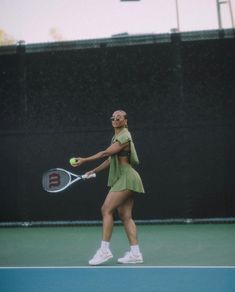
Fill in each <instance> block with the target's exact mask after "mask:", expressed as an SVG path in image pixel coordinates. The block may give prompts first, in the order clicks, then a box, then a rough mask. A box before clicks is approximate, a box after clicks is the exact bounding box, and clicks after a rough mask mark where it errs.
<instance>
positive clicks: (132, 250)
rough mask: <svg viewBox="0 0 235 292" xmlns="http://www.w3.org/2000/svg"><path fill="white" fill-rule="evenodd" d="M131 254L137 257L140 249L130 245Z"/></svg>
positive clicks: (137, 246)
mask: <svg viewBox="0 0 235 292" xmlns="http://www.w3.org/2000/svg"><path fill="white" fill-rule="evenodd" d="M131 252H132V253H133V255H138V254H140V248H139V245H138V244H136V245H131Z"/></svg>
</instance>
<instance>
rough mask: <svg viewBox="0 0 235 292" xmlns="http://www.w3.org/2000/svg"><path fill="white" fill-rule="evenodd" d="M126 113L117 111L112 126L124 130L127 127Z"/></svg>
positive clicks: (113, 116)
mask: <svg viewBox="0 0 235 292" xmlns="http://www.w3.org/2000/svg"><path fill="white" fill-rule="evenodd" d="M125 115H126V113H125V112H122V111H116V112H114V113H113V115H112V117H111V121H112V126H113V127H114V128H123V127H125V126H126V125H127V119H126V118H125Z"/></svg>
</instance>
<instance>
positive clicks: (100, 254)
mask: <svg viewBox="0 0 235 292" xmlns="http://www.w3.org/2000/svg"><path fill="white" fill-rule="evenodd" d="M112 257H113V255H112V253H111V251H110V250H109V249H108V250H107V251H103V250H102V249H101V248H100V249H98V250H97V252H96V254H95V255H94V257H93V258H92V259H91V260H90V261H89V265H91V266H96V265H100V264H102V263H104V262H107V261H108V260H109V259H111V258H112Z"/></svg>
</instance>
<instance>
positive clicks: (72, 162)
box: [69, 158, 77, 165]
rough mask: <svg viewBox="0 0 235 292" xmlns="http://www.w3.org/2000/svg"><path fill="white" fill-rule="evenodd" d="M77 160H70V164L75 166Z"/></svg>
mask: <svg viewBox="0 0 235 292" xmlns="http://www.w3.org/2000/svg"><path fill="white" fill-rule="evenodd" d="M76 161H77V160H76V158H71V159H70V160H69V163H70V164H71V165H73V164H75V163H76Z"/></svg>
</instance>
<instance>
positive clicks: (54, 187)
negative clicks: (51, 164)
mask: <svg viewBox="0 0 235 292" xmlns="http://www.w3.org/2000/svg"><path fill="white" fill-rule="evenodd" d="M71 180H72V178H71V174H70V173H69V172H68V171H66V170H64V169H62V168H53V169H50V170H47V171H46V172H44V173H43V176H42V187H43V189H44V190H45V191H46V192H49V193H57V192H61V191H63V190H64V189H66V188H67V187H68V186H69V185H70V184H71Z"/></svg>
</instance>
